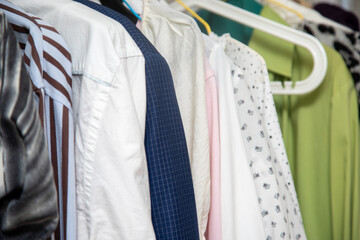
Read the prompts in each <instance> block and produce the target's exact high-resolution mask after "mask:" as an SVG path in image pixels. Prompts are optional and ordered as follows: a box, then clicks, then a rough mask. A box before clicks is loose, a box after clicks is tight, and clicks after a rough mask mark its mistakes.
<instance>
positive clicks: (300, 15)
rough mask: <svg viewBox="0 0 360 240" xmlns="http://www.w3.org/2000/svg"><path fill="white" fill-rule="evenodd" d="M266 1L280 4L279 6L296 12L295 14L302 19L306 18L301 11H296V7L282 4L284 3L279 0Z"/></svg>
mask: <svg viewBox="0 0 360 240" xmlns="http://www.w3.org/2000/svg"><path fill="white" fill-rule="evenodd" d="M264 2H267V3H271V4H274V5H277V6H279V7H282V8H284V9H286V10H288V11H290V12H292V13H294V14H295V15H296V16H298V17H299V18H300V19H301V20H304V16H303V15H302V14H301V13H299V12H298V11H296V10H295V9H292V8H291V7H288V6H286V5H285V4H282V3H280V2H278V1H276V0H264Z"/></svg>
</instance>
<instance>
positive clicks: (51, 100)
mask: <svg viewBox="0 0 360 240" xmlns="http://www.w3.org/2000/svg"><path fill="white" fill-rule="evenodd" d="M0 8H1V10H2V11H3V12H4V13H5V15H6V16H7V18H8V20H9V23H10V24H11V26H12V28H13V30H14V32H15V35H16V38H17V40H18V42H19V44H20V48H21V49H22V50H23V60H24V62H25V66H26V69H27V71H28V73H29V76H30V79H31V82H32V87H33V93H34V98H35V99H36V102H37V105H38V110H39V114H40V119H41V123H42V125H43V128H44V132H45V137H46V140H47V144H48V150H49V154H50V160H51V163H52V166H53V171H54V176H55V183H56V187H57V192H58V202H59V216H60V221H59V225H58V228H57V229H56V231H55V233H54V235H53V237H52V238H53V239H56V240H65V239H71V240H72V239H76V198H75V163H74V123H73V111H72V79H71V55H70V53H69V51H68V50H67V46H66V44H65V42H64V40H63V39H62V37H61V36H60V35H59V33H58V32H57V31H56V30H55V29H54V28H53V27H51V26H50V25H49V24H47V23H46V22H44V21H43V20H41V19H40V18H38V17H36V16H33V15H31V14H29V13H26V12H25V11H23V10H22V9H20V8H18V7H16V6H14V5H13V4H10V3H8V2H7V1H4V0H0Z"/></svg>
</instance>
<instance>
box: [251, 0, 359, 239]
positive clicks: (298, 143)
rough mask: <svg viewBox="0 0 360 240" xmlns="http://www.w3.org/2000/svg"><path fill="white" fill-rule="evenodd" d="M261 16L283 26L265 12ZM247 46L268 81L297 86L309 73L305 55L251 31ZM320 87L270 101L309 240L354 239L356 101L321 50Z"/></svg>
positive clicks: (346, 79) (344, 73)
mask: <svg viewBox="0 0 360 240" xmlns="http://www.w3.org/2000/svg"><path fill="white" fill-rule="evenodd" d="M261 15H262V16H264V17H267V18H270V19H272V20H274V21H277V22H280V23H283V24H285V23H284V21H283V20H282V19H281V18H280V17H279V16H277V15H276V13H274V12H273V11H272V10H271V9H270V8H268V7H265V8H264V9H263V10H262V12H261ZM249 46H250V47H251V48H253V49H254V50H255V51H257V52H258V53H259V54H260V55H262V56H263V57H264V59H265V61H266V63H267V65H268V69H269V74H270V79H272V80H289V81H290V80H299V79H304V78H305V77H306V76H308V75H309V74H310V72H311V69H312V58H311V55H310V53H309V52H308V51H307V50H306V49H304V48H301V47H296V46H294V45H292V44H289V43H287V42H284V41H283V40H280V39H277V38H274V37H272V36H270V35H268V34H265V33H263V32H260V31H258V30H255V31H254V33H253V36H252V38H251V40H250V43H249ZM324 48H325V51H326V54H327V56H328V69H327V73H326V77H325V79H324V81H323V83H322V84H321V85H320V86H319V87H318V88H317V89H316V90H315V91H313V92H311V93H309V94H306V95H300V96H274V99H275V104H276V108H277V112H278V117H279V121H280V125H281V128H282V132H283V138H284V142H285V146H286V150H287V154H288V158H289V163H290V167H291V171H292V174H293V178H294V182H295V186H296V191H297V194H298V199H299V203H300V208H301V211H302V216H303V221H304V225H305V231H306V234H307V237H308V239H309V240H331V239H333V240H359V239H360V230H359V229H360V221H359V217H360V207H359V206H360V198H359V193H360V169H359V166H360V164H359V122H358V106H357V95H356V91H355V87H354V84H353V81H352V78H351V75H350V73H349V71H348V69H347V67H346V65H345V63H344V61H343V59H342V58H341V56H340V55H339V54H338V53H337V52H336V51H335V50H333V49H331V48H328V47H326V46H324Z"/></svg>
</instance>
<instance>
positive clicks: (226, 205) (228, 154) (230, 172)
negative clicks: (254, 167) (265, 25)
mask: <svg viewBox="0 0 360 240" xmlns="http://www.w3.org/2000/svg"><path fill="white" fill-rule="evenodd" d="M203 37H204V41H205V48H206V52H207V55H208V57H209V62H210V65H211V67H212V69H213V70H214V73H215V76H216V80H217V85H218V96H219V122H220V152H221V222H222V239H224V240H225V239H247V240H258V239H266V238H265V233H264V226H263V221H262V217H261V213H260V208H259V204H258V197H257V194H256V188H255V185H254V180H253V177H252V174H251V172H250V168H249V164H248V159H247V153H246V149H245V145H244V142H243V139H242V136H241V134H239V133H240V131H241V126H240V124H239V121H238V118H237V110H236V105H235V98H234V93H233V87H232V77H231V66H230V61H229V59H228V57H227V56H226V55H225V52H224V47H225V46H221V45H220V44H218V43H216V42H215V41H214V40H213V39H211V38H209V37H208V36H205V35H203Z"/></svg>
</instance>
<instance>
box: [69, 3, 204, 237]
mask: <svg viewBox="0 0 360 240" xmlns="http://www.w3.org/2000/svg"><path fill="white" fill-rule="evenodd" d="M75 1H76V2H79V3H82V4H84V5H86V6H88V7H90V8H92V9H94V10H97V11H98V12H101V13H103V14H104V15H106V16H108V17H110V18H112V19H114V20H116V21H118V22H119V23H120V24H121V25H123V26H124V28H125V29H126V31H127V32H128V33H129V34H130V35H131V37H132V38H133V40H134V41H135V43H136V44H137V46H138V47H139V49H140V50H141V52H142V54H143V55H144V58H145V74H146V94H147V104H146V128H145V150H146V157H147V164H148V171H149V181H150V196H151V215H152V222H153V226H154V230H155V234H156V239H158V240H162V239H169V240H170V239H171V240H175V239H179V240H185V239H189V240H197V239H199V233H198V222H197V215H196V205H195V196H194V187H193V182H192V176H191V169H190V161H189V154H188V151H187V146H186V139H185V133H184V128H183V125H182V121H181V116H180V111H179V106H178V103H177V99H176V95H175V89H174V83H173V80H172V76H171V72H170V69H169V66H168V64H167V62H166V61H165V59H164V58H163V57H162V56H161V55H160V53H159V52H158V51H157V50H156V49H155V47H154V46H153V45H152V44H151V43H150V42H149V41H148V40H147V39H146V37H145V36H144V35H143V34H142V33H141V32H140V31H139V29H137V28H136V26H135V25H134V24H133V23H132V22H130V20H128V19H127V18H126V17H124V16H123V15H121V14H119V13H118V12H115V11H113V10H112V9H109V8H107V7H104V6H101V5H99V4H96V3H94V2H91V1H88V0H75Z"/></svg>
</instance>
